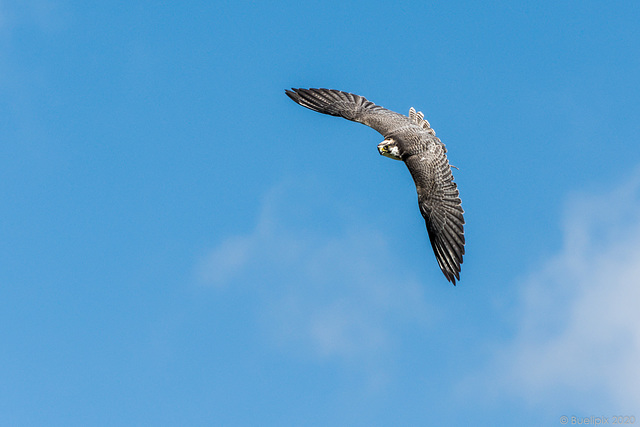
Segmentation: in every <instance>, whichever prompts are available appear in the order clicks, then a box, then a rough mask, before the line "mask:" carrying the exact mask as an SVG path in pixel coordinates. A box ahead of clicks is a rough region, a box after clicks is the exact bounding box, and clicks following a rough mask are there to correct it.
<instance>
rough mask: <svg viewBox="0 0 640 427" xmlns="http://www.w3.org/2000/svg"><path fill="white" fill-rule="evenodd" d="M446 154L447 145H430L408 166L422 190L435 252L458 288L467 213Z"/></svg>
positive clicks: (422, 209)
mask: <svg viewBox="0 0 640 427" xmlns="http://www.w3.org/2000/svg"><path fill="white" fill-rule="evenodd" d="M446 151H447V150H446V148H445V147H444V145H443V144H429V145H428V149H427V150H426V151H423V152H421V153H418V154H416V155H413V156H411V157H409V158H408V159H407V160H406V161H405V163H406V164H407V167H408V168H409V172H411V176H412V177H413V180H414V182H415V184H416V189H417V190H418V204H419V206H420V213H422V216H423V217H424V220H425V223H426V224H427V232H428V233H429V239H430V240H431V246H432V247H433V252H434V253H435V255H436V259H437V260H438V264H439V265H440V269H441V270H442V272H443V273H444V275H445V277H446V278H447V280H449V281H450V282H452V283H453V284H454V285H455V284H456V279H457V280H460V264H462V256H463V255H464V216H463V214H464V211H463V210H462V206H461V203H460V198H459V197H458V196H459V193H458V186H457V185H456V183H455V182H453V174H452V173H451V167H450V166H449V160H447V155H446Z"/></svg>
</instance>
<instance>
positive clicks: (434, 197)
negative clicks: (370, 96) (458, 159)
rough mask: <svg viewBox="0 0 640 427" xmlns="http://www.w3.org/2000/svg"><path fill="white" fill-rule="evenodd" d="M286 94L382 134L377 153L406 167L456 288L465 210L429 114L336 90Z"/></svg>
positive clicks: (440, 259)
mask: <svg viewBox="0 0 640 427" xmlns="http://www.w3.org/2000/svg"><path fill="white" fill-rule="evenodd" d="M286 94H287V96H289V98H291V99H292V100H294V101H295V102H297V103H298V104H300V105H302V106H303V107H306V108H309V109H311V110H314V111H318V112H320V113H324V114H329V115H332V116H339V117H343V118H345V119H347V120H351V121H354V122H358V123H362V124H365V125H367V126H369V127H371V128H373V129H375V130H376V131H378V132H379V133H380V134H382V136H383V137H384V141H382V142H381V143H380V144H378V152H379V153H380V154H381V155H383V156H386V157H389V158H392V159H395V160H402V161H403V162H404V163H405V164H406V165H407V168H408V169H409V172H410V173H411V176H412V177H413V181H414V183H415V185H416V190H417V192H418V206H419V208H420V213H421V214H422V216H423V217H424V220H425V223H426V226H427V233H428V234H429V239H430V241H431V246H432V248H433V252H434V254H435V256H436V260H437V261H438V265H439V266H440V269H441V270H442V272H443V273H444V276H445V277H446V278H447V280H449V281H450V282H452V283H453V284H454V285H455V284H456V280H460V264H462V257H463V255H464V244H465V240H464V216H463V214H464V211H463V210H462V206H461V204H460V198H459V197H458V188H457V185H456V184H455V183H454V182H453V174H452V173H451V167H450V166H449V161H448V160H447V155H446V153H447V149H446V148H445V146H444V144H443V143H442V142H441V141H440V139H439V138H437V137H436V133H435V131H434V130H433V129H431V126H430V125H429V122H428V121H426V120H424V115H423V114H422V113H420V112H416V111H415V110H414V109H413V108H411V109H410V110H409V115H408V116H404V115H402V114H399V113H396V112H393V111H390V110H387V109H386V108H383V107H380V106H379V105H376V104H374V103H373V102H371V101H368V100H367V99H366V98H364V97H362V96H358V95H355V94H352V93H347V92H341V91H338V90H333V89H291V90H287V91H286Z"/></svg>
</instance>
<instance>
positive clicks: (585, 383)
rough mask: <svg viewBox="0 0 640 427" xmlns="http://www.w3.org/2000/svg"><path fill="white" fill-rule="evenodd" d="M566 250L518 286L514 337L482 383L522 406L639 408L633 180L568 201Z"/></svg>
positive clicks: (638, 195)
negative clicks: (520, 401)
mask: <svg viewBox="0 0 640 427" xmlns="http://www.w3.org/2000/svg"><path fill="white" fill-rule="evenodd" d="M564 230H565V236H564V245H563V248H562V250H561V251H560V252H559V253H558V254H556V255H555V256H553V257H552V258H551V259H549V260H548V262H547V263H546V264H545V265H544V266H542V268H541V269H540V270H539V271H538V272H535V273H534V274H532V275H531V276H530V277H529V279H527V280H526V281H525V284H524V286H523V289H524V292H523V295H522V300H521V302H520V303H519V305H518V307H517V309H516V310H515V312H516V313H517V314H515V315H514V316H513V317H514V321H515V324H516V325H517V333H516V335H515V337H514V339H513V341H511V342H510V343H508V344H506V345H505V346H504V347H503V348H501V350H500V351H499V356H498V358H497V360H496V361H495V362H496V363H495V366H494V367H493V368H492V369H491V370H490V372H489V374H488V376H490V377H491V378H492V382H493V383H495V379H496V378H498V380H499V381H498V383H499V384H501V385H500V386H499V387H500V389H501V390H502V391H504V389H505V388H506V389H508V390H509V392H510V393H515V394H516V395H520V396H521V397H522V398H524V399H525V401H527V402H528V403H530V404H534V405H535V404H539V403H543V404H549V403H551V402H555V403H557V404H563V405H565V407H568V406H566V405H569V404H573V405H581V406H585V407H588V408H591V409H595V408H602V409H614V408H628V409H630V408H634V407H635V408H636V409H637V408H638V407H637V404H638V402H640V309H639V308H638V307H639V304H640V173H636V174H635V175H634V176H633V177H632V178H631V179H630V180H628V181H627V182H626V183H625V184H624V185H622V186H621V187H619V188H616V189H614V190H612V191H610V192H605V193H604V194H601V195H581V196H575V197H572V198H571V199H570V201H569V203H568V207H567V209H566V215H565V223H564Z"/></svg>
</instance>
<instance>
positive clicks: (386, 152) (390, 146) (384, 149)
mask: <svg viewBox="0 0 640 427" xmlns="http://www.w3.org/2000/svg"><path fill="white" fill-rule="evenodd" d="M378 152H379V153H380V154H382V155H383V156H385V157H389V158H390V159H395V160H402V159H401V158H400V148H398V144H396V142H395V141H394V140H393V139H391V138H387V139H385V140H384V141H382V142H381V143H380V144H378Z"/></svg>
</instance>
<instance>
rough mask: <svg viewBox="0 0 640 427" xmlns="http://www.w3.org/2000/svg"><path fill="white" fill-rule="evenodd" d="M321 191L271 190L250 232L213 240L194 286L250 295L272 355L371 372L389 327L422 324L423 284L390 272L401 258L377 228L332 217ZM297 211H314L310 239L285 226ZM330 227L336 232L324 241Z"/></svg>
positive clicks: (388, 342)
mask: <svg viewBox="0 0 640 427" xmlns="http://www.w3.org/2000/svg"><path fill="white" fill-rule="evenodd" d="M321 193H322V191H321V190H319V189H318V188H314V187H313V184H309V183H305V184H300V183H296V184H283V185H280V186H278V187H277V188H275V189H273V190H272V191H271V192H270V193H269V194H268V195H267V196H266V197H265V200H264V202H263V204H262V209H261V213H260V217H259V220H258V223H257V225H256V227H255V229H254V230H253V231H251V232H250V233H248V234H246V235H236V236H230V237H228V238H226V239H225V240H224V241H222V242H221V243H220V244H219V245H218V246H217V247H216V248H214V249H213V250H212V251H211V252H210V253H209V254H208V255H207V256H206V257H204V259H203V261H202V263H201V265H200V266H199V269H198V271H199V278H200V280H201V281H202V282H204V283H206V284H210V285H213V286H215V287H216V288H218V289H220V291H226V292H230V291H231V290H232V289H234V288H239V287H240V288H243V287H244V288H248V287H251V289H253V290H255V293H257V294H259V295H260V298H261V301H260V304H261V308H260V313H259V314H258V316H259V318H260V322H261V324H262V325H263V326H264V328H265V330H264V332H265V336H266V337H268V339H269V340H270V341H271V342H272V344H273V345H274V348H281V349H283V350H285V351H287V352H289V353H293V354H298V355H302V356H304V357H308V356H311V357H312V358H313V359H314V360H320V361H321V360H340V361H342V362H346V363H349V364H352V365H353V366H358V369H360V368H362V369H364V370H365V371H367V372H366V373H367V375H368V374H369V373H371V372H373V371H376V372H377V373H379V371H380V369H379V367H380V366H379V362H380V360H381V358H383V357H384V356H383V355H384V354H385V353H386V354H388V353H387V352H388V351H390V349H391V348H392V347H393V343H394V338H393V336H394V334H393V333H392V329H393V328H394V327H395V326H397V325H398V324H399V323H402V322H406V321H409V320H410V321H412V322H418V323H421V322H424V321H426V320H428V319H429V318H430V316H432V315H433V314H432V312H433V309H432V308H430V310H427V305H426V303H425V296H424V286H422V284H419V283H418V281H417V280H413V279H412V278H411V277H410V276H408V273H406V272H403V271H398V270H397V269H396V268H395V267H394V268H390V266H394V265H397V264H399V262H400V260H399V259H397V258H396V256H395V255H394V254H392V253H391V251H390V250H389V248H388V247H387V243H386V241H385V238H384V236H383V235H382V234H381V233H380V231H379V230H378V229H377V227H375V226H373V225H367V224H366V223H365V224H363V223H362V222H360V223H356V222H354V221H352V220H349V219H346V218H344V217H341V216H340V214H337V215H336V214H335V211H336V210H337V211H340V210H341V208H340V206H338V207H337V209H332V207H331V206H330V205H331V203H332V202H327V200H324V199H323V197H322V196H319V197H318V195H319V194H321ZM319 199H320V200H319ZM333 203H334V204H335V201H334V202H333ZM334 208H335V206H334ZM301 211H305V212H321V216H322V217H323V221H325V222H324V224H322V226H321V227H319V230H318V232H314V231H312V229H313V222H314V221H313V220H304V219H303V220H302V223H301V225H299V226H296V225H295V224H294V223H295V222H296V217H297V216H299V215H300V212H301ZM298 221H299V219H298ZM331 224H333V225H335V228H333V229H334V230H335V232H331V233H330V234H327V233H326V230H327V229H332V228H331ZM427 312H429V313H430V314H429V315H427ZM377 373H376V375H377ZM370 379H371V378H370ZM378 379H379V378H378ZM378 379H374V380H375V381H377V380H378Z"/></svg>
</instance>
